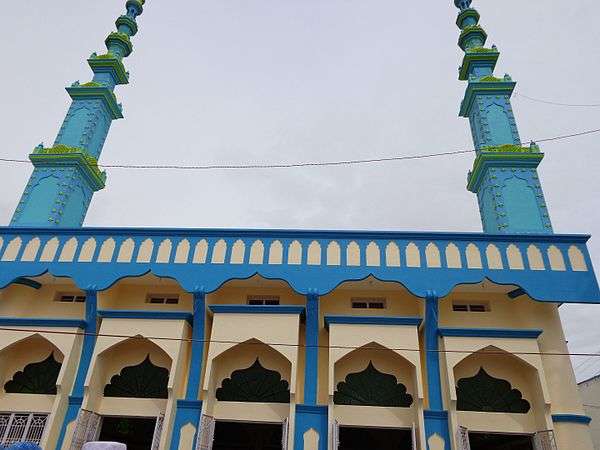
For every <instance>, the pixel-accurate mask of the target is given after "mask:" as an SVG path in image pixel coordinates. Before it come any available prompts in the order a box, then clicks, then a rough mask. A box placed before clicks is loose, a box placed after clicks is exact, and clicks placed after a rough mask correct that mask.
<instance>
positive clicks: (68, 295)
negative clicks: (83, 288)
mask: <svg viewBox="0 0 600 450" xmlns="http://www.w3.org/2000/svg"><path fill="white" fill-rule="evenodd" d="M54 300H56V301H57V302H61V303H84V302H85V294H81V293H78V292H59V293H58V294H56V298H55V299H54Z"/></svg>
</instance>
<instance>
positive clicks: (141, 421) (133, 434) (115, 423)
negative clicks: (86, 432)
mask: <svg viewBox="0 0 600 450" xmlns="http://www.w3.org/2000/svg"><path fill="white" fill-rule="evenodd" d="M155 426H156V419H153V418H144V417H103V418H102V428H101V429H100V437H99V438H98V440H100V441H112V442H121V443H122V444H125V445H127V450H150V449H151V448H152V438H153V436H154V428H155Z"/></svg>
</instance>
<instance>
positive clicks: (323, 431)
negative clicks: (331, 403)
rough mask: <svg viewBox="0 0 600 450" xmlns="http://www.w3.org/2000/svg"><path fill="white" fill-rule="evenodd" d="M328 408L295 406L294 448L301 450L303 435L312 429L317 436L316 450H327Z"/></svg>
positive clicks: (304, 405)
mask: <svg viewBox="0 0 600 450" xmlns="http://www.w3.org/2000/svg"><path fill="white" fill-rule="evenodd" d="M327 414H328V407H327V406H323V405H306V404H300V405H296V414H295V424H294V448H296V449H303V448H305V446H304V433H306V432H307V431H308V430H310V429H313V430H315V431H316V432H317V434H318V435H319V447H318V450H327V447H328V443H329V425H328V421H327Z"/></svg>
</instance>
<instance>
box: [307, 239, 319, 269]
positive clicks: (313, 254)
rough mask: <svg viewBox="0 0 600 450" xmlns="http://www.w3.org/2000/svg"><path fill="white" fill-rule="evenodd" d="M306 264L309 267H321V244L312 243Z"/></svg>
mask: <svg viewBox="0 0 600 450" xmlns="http://www.w3.org/2000/svg"><path fill="white" fill-rule="evenodd" d="M306 263H307V264H308V265H309V266H320V265H321V244H319V243H318V242H317V241H312V242H311V243H310V245H309V246H308V254H307V256H306Z"/></svg>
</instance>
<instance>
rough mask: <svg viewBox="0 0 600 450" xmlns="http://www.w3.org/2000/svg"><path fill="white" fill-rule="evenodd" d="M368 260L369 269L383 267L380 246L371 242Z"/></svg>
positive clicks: (367, 253)
mask: <svg viewBox="0 0 600 450" xmlns="http://www.w3.org/2000/svg"><path fill="white" fill-rule="evenodd" d="M366 259H367V266H368V267H379V266H381V250H380V249H379V245H377V244H376V243H375V242H372V241H371V242H369V245H367V251H366Z"/></svg>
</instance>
